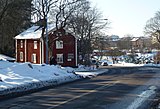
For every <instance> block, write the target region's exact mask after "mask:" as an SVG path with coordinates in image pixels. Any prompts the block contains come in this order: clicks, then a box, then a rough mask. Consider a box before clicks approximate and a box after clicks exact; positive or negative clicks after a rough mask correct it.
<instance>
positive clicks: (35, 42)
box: [34, 41, 37, 49]
mask: <svg viewBox="0 0 160 109" xmlns="http://www.w3.org/2000/svg"><path fill="white" fill-rule="evenodd" d="M34 49H37V41H34Z"/></svg>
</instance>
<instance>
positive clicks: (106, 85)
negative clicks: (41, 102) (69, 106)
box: [48, 81, 119, 109]
mask: <svg viewBox="0 0 160 109" xmlns="http://www.w3.org/2000/svg"><path fill="white" fill-rule="evenodd" d="M117 83H119V81H115V82H114V83H110V84H105V85H103V86H101V87H98V88H96V89H94V90H91V91H89V92H87V93H84V94H82V95H78V96H75V97H74V98H71V99H69V100H67V101H63V102H61V103H59V104H58V105H56V106H53V107H49V108H48V109H54V108H56V107H59V106H60V105H63V104H66V103H68V102H70V101H74V100H76V99H78V98H81V97H84V96H86V95H88V94H90V93H93V92H96V91H97V90H100V89H103V88H104V87H111V86H114V85H115V84H117Z"/></svg>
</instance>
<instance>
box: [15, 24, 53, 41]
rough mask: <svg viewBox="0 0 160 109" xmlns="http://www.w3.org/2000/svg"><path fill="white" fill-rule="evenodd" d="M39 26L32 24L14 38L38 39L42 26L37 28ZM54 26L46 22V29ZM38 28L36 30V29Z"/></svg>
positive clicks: (51, 28) (49, 29)
mask: <svg viewBox="0 0 160 109" xmlns="http://www.w3.org/2000/svg"><path fill="white" fill-rule="evenodd" d="M38 28H39V26H32V27H31V28H29V29H27V30H25V31H24V32H22V33H21V34H19V35H17V36H16V37H15V39H39V38H41V34H42V28H40V29H38ZM54 28H55V25H53V24H48V31H51V30H53V29H54ZM37 29H38V30H37Z"/></svg>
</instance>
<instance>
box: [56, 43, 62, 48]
mask: <svg viewBox="0 0 160 109" xmlns="http://www.w3.org/2000/svg"><path fill="white" fill-rule="evenodd" d="M56 49H63V41H56Z"/></svg>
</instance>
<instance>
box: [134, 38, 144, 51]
mask: <svg viewBox="0 0 160 109" xmlns="http://www.w3.org/2000/svg"><path fill="white" fill-rule="evenodd" d="M131 42H132V49H134V50H137V49H142V48H143V40H142V39H141V38H140V37H135V38H133V39H132V40H131Z"/></svg>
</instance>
